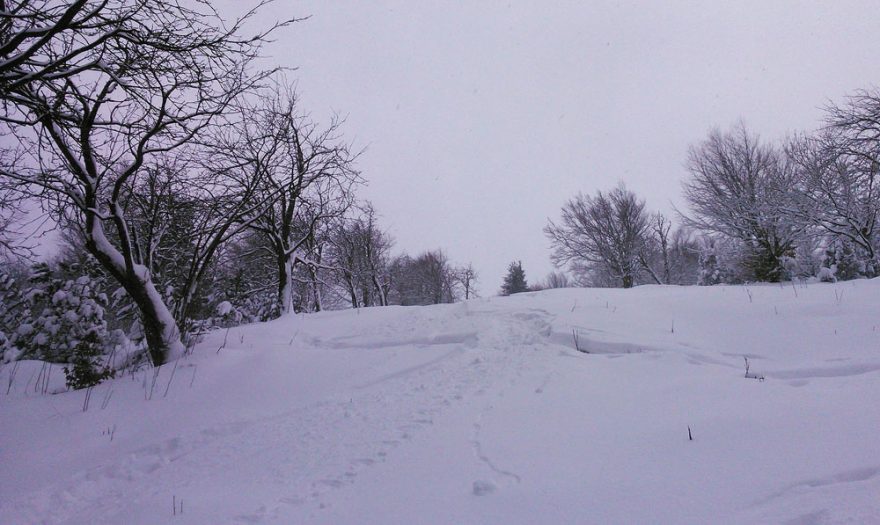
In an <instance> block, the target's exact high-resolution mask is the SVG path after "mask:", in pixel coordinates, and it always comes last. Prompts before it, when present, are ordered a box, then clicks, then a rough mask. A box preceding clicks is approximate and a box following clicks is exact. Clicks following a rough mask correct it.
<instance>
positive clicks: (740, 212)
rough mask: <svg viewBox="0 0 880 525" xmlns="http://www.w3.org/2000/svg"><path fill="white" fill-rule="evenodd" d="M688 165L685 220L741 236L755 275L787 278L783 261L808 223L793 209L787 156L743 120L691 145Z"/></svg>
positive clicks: (712, 231) (705, 229)
mask: <svg viewBox="0 0 880 525" xmlns="http://www.w3.org/2000/svg"><path fill="white" fill-rule="evenodd" d="M687 167H688V171H689V172H690V174H691V178H690V180H688V181H686V182H685V183H684V197H685V200H686V201H687V202H688V204H689V206H690V208H691V212H692V213H691V215H683V217H684V219H685V224H686V225H688V226H690V227H692V228H695V229H697V230H699V231H701V232H704V233H707V234H720V235H723V236H726V237H728V238H730V239H735V240H738V241H739V242H740V243H741V245H742V246H743V247H744V248H745V249H746V250H747V252H746V253H745V254H744V257H743V258H742V262H743V264H744V265H745V266H746V267H747V269H748V270H749V272H750V273H751V276H750V277H751V279H755V280H758V281H770V282H776V281H779V280H781V279H783V278H784V276H785V270H784V268H783V264H782V261H783V259H784V258H785V257H790V256H792V255H794V250H795V247H796V240H797V239H798V237H799V236H800V234H801V231H802V228H801V227H800V225H799V224H798V223H797V221H792V220H791V219H790V214H789V213H788V210H789V208H790V203H791V200H792V199H791V192H790V189H791V188H792V187H793V182H794V177H793V174H792V172H791V170H790V169H789V167H788V166H787V165H786V163H785V162H784V159H783V157H782V155H781V154H780V153H779V152H778V151H777V150H776V149H774V148H772V147H771V146H769V145H766V144H762V143H761V142H760V141H759V140H758V137H757V136H755V135H753V134H751V133H750V132H749V131H748V130H747V129H746V127H745V125H744V124H742V123H740V124H738V125H737V126H735V127H734V128H733V129H732V130H730V131H729V132H727V133H722V132H720V131H718V130H715V131H712V132H711V133H710V134H709V137H708V138H707V139H706V140H705V141H703V142H702V143H700V144H699V145H697V146H693V147H691V149H690V152H689V155H688V162H687Z"/></svg>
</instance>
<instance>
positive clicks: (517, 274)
mask: <svg viewBox="0 0 880 525" xmlns="http://www.w3.org/2000/svg"><path fill="white" fill-rule="evenodd" d="M527 291H529V285H528V283H526V272H525V270H523V267H522V261H514V262H512V263H510V265H508V266H507V274H506V275H505V276H504V282H503V283H502V284H501V295H512V294H515V293H520V292H527Z"/></svg>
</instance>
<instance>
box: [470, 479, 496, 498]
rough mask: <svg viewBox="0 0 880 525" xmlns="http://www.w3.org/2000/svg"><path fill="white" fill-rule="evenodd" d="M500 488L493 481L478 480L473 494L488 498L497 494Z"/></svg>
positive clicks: (475, 482)
mask: <svg viewBox="0 0 880 525" xmlns="http://www.w3.org/2000/svg"><path fill="white" fill-rule="evenodd" d="M497 488H498V487H497V486H496V485H495V483H493V482H492V481H487V480H484V479H478V480H477V481H474V486H473V493H474V496H487V495H489V494H492V493H493V492H495V490H496V489H497Z"/></svg>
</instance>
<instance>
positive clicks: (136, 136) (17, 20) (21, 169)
mask: <svg viewBox="0 0 880 525" xmlns="http://www.w3.org/2000/svg"><path fill="white" fill-rule="evenodd" d="M264 3H265V2H260V3H258V4H257V6H256V7H255V8H254V9H253V10H250V11H248V12H247V13H246V14H245V15H244V16H243V17H242V18H240V19H238V20H235V21H233V22H232V23H231V24H226V23H224V22H223V21H222V20H220V19H219V16H218V15H217V13H216V12H215V11H214V10H213V9H212V7H211V6H210V5H209V4H208V3H207V2H193V3H186V4H184V3H180V2H177V1H173V0H106V1H101V2H88V1H77V2H68V3H63V2H56V1H54V0H42V1H39V0H20V1H17V2H12V4H11V5H7V4H6V3H4V5H5V6H6V8H4V11H5V12H6V13H9V12H14V13H15V15H14V16H3V17H0V34H2V35H3V38H2V43H0V51H2V57H3V61H2V64H0V86H2V87H0V103H2V104H3V108H4V111H3V112H2V113H0V122H2V123H3V126H4V128H5V129H4V130H3V134H4V135H7V136H9V137H10V138H11V139H13V140H14V141H15V143H16V146H15V147H14V151H13V152H11V153H10V152H7V153H6V154H4V155H2V157H0V161H2V162H0V177H3V178H5V179H6V180H12V181H16V182H18V183H20V185H21V187H22V188H24V189H26V190H27V191H28V192H29V193H30V194H31V195H32V196H34V197H36V198H39V199H40V200H41V202H42V204H43V206H44V208H46V209H48V210H51V211H52V212H53V214H54V215H55V216H56V217H57V218H59V220H60V218H61V217H63V218H65V219H67V220H70V221H71V222H73V223H75V224H77V225H78V228H79V229H80V230H81V232H82V233H83V238H84V240H85V246H86V248H87V249H88V250H89V251H90V252H91V253H92V255H94V257H95V258H96V259H97V260H98V261H99V262H100V263H101V265H102V266H103V267H104V268H105V269H106V271H107V272H108V273H109V274H110V275H112V276H113V278H114V279H116V280H117V282H119V284H120V285H121V286H123V287H124V288H125V290H126V292H127V293H128V295H129V296H130V297H131V299H132V301H133V302H134V303H135V304H136V305H137V307H138V310H139V312H140V316H141V319H142V322H143V326H144V329H145V332H146V338H147V341H148V343H149V345H148V346H149V353H150V357H151V359H152V361H153V363H154V364H157V365H158V364H162V363H164V362H166V361H167V360H169V359H174V358H176V357H178V356H179V355H181V354H182V352H183V345H182V344H181V341H180V332H179V329H178V327H177V325H176V322H175V319H174V316H173V315H172V313H171V311H170V310H169V308H168V306H167V304H165V302H164V301H163V300H162V296H161V294H160V293H159V291H158V290H157V288H156V286H155V283H154V282H153V280H152V276H151V274H150V271H149V269H148V268H147V267H146V266H144V265H143V264H142V263H140V262H138V261H137V260H136V258H135V250H134V246H133V239H132V237H131V232H130V230H129V228H128V224H127V218H126V211H125V209H124V207H123V205H122V203H123V200H124V197H125V195H126V194H127V192H129V191H130V188H131V187H132V185H131V184H130V181H131V179H132V178H133V177H135V175H136V174H138V173H139V172H140V170H141V168H142V167H143V166H144V164H145V163H147V162H148V161H149V159H150V158H151V157H153V156H154V155H156V154H159V153H163V152H170V151H173V150H176V149H178V148H180V147H182V146H183V145H186V144H189V143H192V142H193V141H194V139H196V138H198V137H199V136H200V135H201V134H202V132H203V131H204V130H205V129H206V128H208V127H209V126H211V125H212V124H213V123H215V122H216V121H217V118H218V117H219V116H221V115H223V114H224V113H226V112H227V111H228V109H229V107H230V105H231V104H232V103H233V101H235V100H236V99H237V98H238V97H239V96H240V95H241V94H242V93H244V92H245V91H248V90H250V89H251V88H252V87H253V86H254V85H255V84H256V83H258V82H260V81H261V80H262V79H263V78H265V76H266V75H267V74H268V73H267V72H256V73H255V72H253V71H252V67H251V64H252V62H253V60H254V59H255V58H256V57H257V55H258V53H259V50H260V46H261V44H262V43H263V42H264V41H265V39H266V35H267V32H262V33H257V34H256V35H255V36H248V37H244V36H240V33H241V31H242V27H243V24H244V23H245V21H246V20H248V19H250V18H251V17H252V15H253V14H254V13H255V12H256V9H258V8H259V7H260V6H262V5H263V4H264ZM10 10H11V11H10ZM280 25H284V24H283V23H282V24H280ZM276 27H277V25H276ZM272 29H274V28H270V31H271V30H272ZM108 227H109V228H111V229H112V230H113V232H114V234H115V235H114V237H115V238H116V239H117V240H116V242H112V241H111V240H110V238H109V237H108V235H107V233H106V229H107V228H108Z"/></svg>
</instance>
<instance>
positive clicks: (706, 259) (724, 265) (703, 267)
mask: <svg viewBox="0 0 880 525" xmlns="http://www.w3.org/2000/svg"><path fill="white" fill-rule="evenodd" d="M701 244H702V246H701V247H700V261H699V265H700V266H699V268H700V273H699V278H698V284H699V285H700V286H712V285H714V284H722V283H724V284H733V283H737V282H740V279H739V276H738V275H737V272H736V271H735V269H734V268H735V263H736V256H735V250H733V249H732V247H731V246H730V245H729V243H726V242H724V241H722V240H720V239H716V238H713V237H704V238H703V239H702V240H701Z"/></svg>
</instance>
